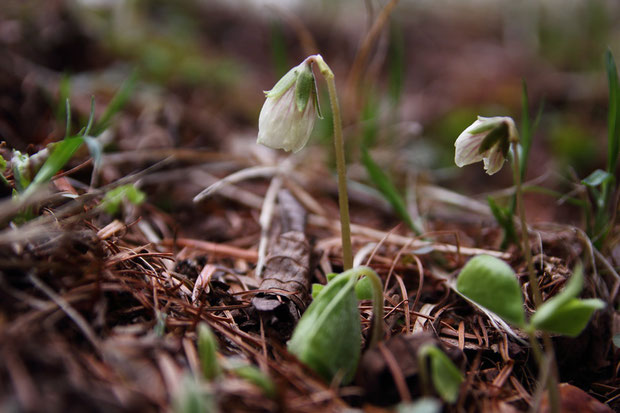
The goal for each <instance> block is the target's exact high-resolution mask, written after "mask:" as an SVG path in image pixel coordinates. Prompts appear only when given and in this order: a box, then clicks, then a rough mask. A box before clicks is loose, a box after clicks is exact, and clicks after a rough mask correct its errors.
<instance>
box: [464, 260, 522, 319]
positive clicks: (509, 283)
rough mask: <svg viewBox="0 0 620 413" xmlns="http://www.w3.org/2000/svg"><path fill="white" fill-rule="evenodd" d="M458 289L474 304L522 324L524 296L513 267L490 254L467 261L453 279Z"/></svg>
mask: <svg viewBox="0 0 620 413" xmlns="http://www.w3.org/2000/svg"><path fill="white" fill-rule="evenodd" d="M456 288H457V290H458V291H459V292H460V293H461V294H463V295H464V296H465V297H467V298H469V299H470V300H472V301H473V302H475V303H476V304H478V305H480V306H482V307H484V308H486V309H488V310H490V311H492V312H494V313H495V314H497V315H498V316H500V317H502V318H503V319H505V320H506V321H508V322H511V323H513V324H515V325H517V326H523V325H524V324H525V315H524V309H523V296H522V295H521V287H520V285H519V281H518V280H517V277H516V275H515V273H514V271H513V269H512V268H511V267H510V266H509V265H508V264H506V263H505V262H504V261H502V260H500V259H498V258H495V257H491V256H490V255H478V256H476V257H474V258H472V259H471V260H469V261H468V262H467V264H466V265H465V266H464V267H463V269H462V270H461V273H460V274H459V276H458V279H457V282H456Z"/></svg>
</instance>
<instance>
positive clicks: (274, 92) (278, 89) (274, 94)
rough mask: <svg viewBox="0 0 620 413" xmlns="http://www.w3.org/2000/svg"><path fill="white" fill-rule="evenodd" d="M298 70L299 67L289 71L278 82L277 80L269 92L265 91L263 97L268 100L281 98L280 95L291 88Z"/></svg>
mask: <svg viewBox="0 0 620 413" xmlns="http://www.w3.org/2000/svg"><path fill="white" fill-rule="evenodd" d="M302 64H303V63H302ZM299 70H300V69H299V66H295V67H294V68H292V69H291V70H289V71H288V72H287V73H286V74H285V75H284V76H282V78H281V79H280V80H278V82H277V83H276V84H275V86H274V87H273V88H272V89H271V90H267V91H265V96H266V97H268V98H279V97H280V96H282V94H284V92H286V91H287V90H289V88H290V87H291V86H293V83H295V81H296V80H297V76H298V74H299Z"/></svg>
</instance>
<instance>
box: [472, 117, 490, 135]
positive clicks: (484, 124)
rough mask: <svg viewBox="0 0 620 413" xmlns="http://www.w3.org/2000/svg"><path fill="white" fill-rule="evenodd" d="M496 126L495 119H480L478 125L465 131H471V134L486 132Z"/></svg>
mask: <svg viewBox="0 0 620 413" xmlns="http://www.w3.org/2000/svg"><path fill="white" fill-rule="evenodd" d="M478 120H480V119H478ZM496 126H497V121H496V120H481V121H480V125H478V126H476V127H475V128H472V129H470V130H468V131H467V132H468V133H471V134H472V135H477V134H479V133H484V132H488V131H490V130H491V129H493V128H495V127H496Z"/></svg>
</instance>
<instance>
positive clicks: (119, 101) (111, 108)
mask: <svg viewBox="0 0 620 413" xmlns="http://www.w3.org/2000/svg"><path fill="white" fill-rule="evenodd" d="M137 79H138V73H137V72H136V71H134V72H133V73H132V74H131V75H130V76H129V78H128V79H127V80H125V82H123V84H122V85H121V87H120V88H119V89H118V92H116V94H115V95H114V97H113V98H112V100H111V101H110V103H109V104H108V107H107V108H106V110H105V112H103V115H102V116H101V119H99V121H98V122H97V123H96V124H95V126H93V128H92V131H93V133H92V135H93V136H99V135H100V134H101V133H102V132H103V131H104V130H106V129H107V128H108V127H109V126H110V121H111V120H112V118H113V117H114V115H116V114H117V113H118V112H119V111H120V110H121V109H122V108H123V107H124V106H125V104H126V103H127V101H129V98H130V97H131V93H132V92H133V89H134V87H135V85H136V80H137Z"/></svg>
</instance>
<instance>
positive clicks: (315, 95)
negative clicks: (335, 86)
mask: <svg viewBox="0 0 620 413" xmlns="http://www.w3.org/2000/svg"><path fill="white" fill-rule="evenodd" d="M312 99H314V107H315V108H316V116H317V117H318V118H319V119H323V112H321V105H320V103H319V89H318V88H317V87H316V78H315V79H314V84H313V87H312Z"/></svg>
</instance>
